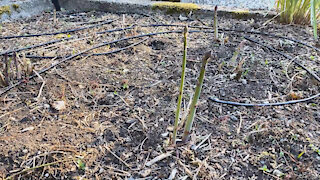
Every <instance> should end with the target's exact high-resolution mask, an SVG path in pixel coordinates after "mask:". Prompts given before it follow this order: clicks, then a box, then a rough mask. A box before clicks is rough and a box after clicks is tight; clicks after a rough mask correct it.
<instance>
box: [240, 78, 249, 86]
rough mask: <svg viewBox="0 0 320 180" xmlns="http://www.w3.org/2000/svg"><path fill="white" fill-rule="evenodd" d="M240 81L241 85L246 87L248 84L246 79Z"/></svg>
mask: <svg viewBox="0 0 320 180" xmlns="http://www.w3.org/2000/svg"><path fill="white" fill-rule="evenodd" d="M240 81H241V83H242V84H244V85H246V84H248V82H247V80H245V79H241V80H240Z"/></svg>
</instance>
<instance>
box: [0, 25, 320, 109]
mask: <svg viewBox="0 0 320 180" xmlns="http://www.w3.org/2000/svg"><path fill="white" fill-rule="evenodd" d="M152 26H181V25H152ZM133 27H134V26H131V27H128V28H118V29H113V30H109V31H104V32H103V33H106V32H114V31H122V30H126V29H132V28H133ZM198 28H204V29H212V28H206V27H198ZM221 30H225V31H234V32H242V33H252V34H260V35H266V36H270V37H275V38H283V39H287V40H291V41H293V42H296V43H298V44H302V45H305V46H307V47H309V46H310V45H307V44H305V43H302V42H300V41H298V40H293V39H290V38H286V37H282V36H276V35H269V34H266V33H260V32H254V31H242V30H241V31H240V30H231V29H227V30H226V29H221ZM197 32H203V33H213V32H214V31H213V30H209V31H204V30H192V31H189V33H197ZM170 33H182V31H164V32H156V33H149V34H141V35H137V36H131V37H126V38H121V39H118V40H114V41H110V42H103V43H102V44H100V45H97V46H94V47H92V48H90V49H87V50H85V51H82V52H80V53H78V54H75V55H72V56H69V57H66V58H65V59H64V60H62V61H59V62H57V63H55V64H53V65H51V66H49V67H47V68H45V69H42V70H41V71H39V72H38V73H39V74H42V73H44V72H46V71H48V70H50V69H52V68H54V67H56V66H57V65H59V64H61V63H64V62H67V61H69V60H71V59H73V58H75V57H78V56H81V55H83V54H85V53H87V52H89V51H91V50H93V49H96V48H99V47H102V46H106V45H109V44H112V43H117V42H120V41H124V40H129V39H135V38H141V37H151V36H154V35H160V34H170ZM244 38H245V39H247V40H249V41H251V42H254V43H257V44H259V45H261V46H264V47H266V48H268V49H270V50H271V51H274V52H276V53H278V54H280V55H282V56H284V57H286V58H288V59H293V58H292V57H291V56H288V55H286V54H284V53H282V52H280V51H278V50H276V49H274V48H271V47H269V46H266V45H264V44H262V43H260V42H258V41H256V40H252V39H250V38H248V37H244ZM310 47H312V48H313V49H315V50H319V49H317V48H315V47H313V46H310ZM122 49H126V47H125V48H122ZM119 51H121V50H115V51H111V52H107V53H100V54H103V55H106V54H112V53H116V52H119ZM294 62H295V63H296V64H297V65H299V66H300V67H302V68H303V69H305V70H306V71H307V72H308V73H310V74H311V75H312V76H313V77H314V78H315V79H317V80H318V81H319V82H320V79H319V77H318V76H317V75H316V74H314V73H313V72H311V71H310V70H308V69H307V68H306V67H304V66H303V65H302V64H300V63H298V62H297V61H294ZM34 77H36V75H32V76H30V77H29V79H32V78H34ZM22 82H23V81H19V82H18V83H16V84H13V85H11V86H9V87H8V88H6V89H5V90H4V91H3V92H1V93H0V96H1V95H3V94H4V93H6V92H8V91H9V90H10V89H12V88H14V87H16V86H18V85H20V84H21V83H22ZM319 96H320V93H319V94H316V95H313V96H310V97H308V98H305V99H299V100H294V101H286V102H280V103H265V104H248V103H238V102H232V101H224V100H219V99H217V98H214V97H209V99H210V100H212V101H214V102H217V103H223V104H228V105H237V106H247V107H255V106H280V105H286V104H294V103H299V102H306V101H309V100H312V99H314V98H316V97H319Z"/></svg>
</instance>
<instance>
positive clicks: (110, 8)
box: [0, 0, 276, 22]
mask: <svg viewBox="0 0 320 180" xmlns="http://www.w3.org/2000/svg"><path fill="white" fill-rule="evenodd" d="M154 3H159V1H153V2H152V1H149V0H138V1H128V2H125V1H121V2H119V1H114V0H104V1H101V0H60V4H61V6H62V7H63V8H64V9H66V10H68V11H86V12H88V11H102V12H110V13H129V14H132V13H138V14H152V12H154V13H156V12H158V13H165V10H152V9H151V7H152V4H154ZM14 4H18V5H19V8H18V9H17V10H14V8H13V7H12V4H9V6H10V8H11V14H10V15H9V14H7V13H4V14H2V15H1V16H0V22H6V21H12V20H16V19H21V18H28V17H31V16H34V15H38V14H41V13H42V12H44V11H50V10H52V9H53V4H52V3H51V0H26V1H16V2H15V3H14ZM199 6H200V10H198V11H197V12H194V14H195V15H196V16H197V17H198V18H209V17H213V10H214V6H211V5H199ZM35 7H36V8H35ZM150 12H151V13H150ZM275 14H276V13H275V12H274V11H265V10H247V9H236V8H228V7H222V6H220V7H218V15H219V16H224V17H230V18H241V19H248V18H250V19H251V18H255V19H257V18H258V19H260V18H271V17H273V16H274V15H275Z"/></svg>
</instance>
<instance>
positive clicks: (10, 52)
mask: <svg viewBox="0 0 320 180" xmlns="http://www.w3.org/2000/svg"><path fill="white" fill-rule="evenodd" d="M70 39H73V37H70V38H64V39H58V40H53V41H48V42H45V43H42V44H36V45H33V46H28V47H24V48H19V49H14V50H9V51H4V52H1V53H0V56H2V55H5V54H8V55H9V56H10V54H11V55H12V53H14V52H20V51H25V50H28V49H33V48H38V47H42V46H47V45H50V44H54V43H58V42H61V41H68V40H70Z"/></svg>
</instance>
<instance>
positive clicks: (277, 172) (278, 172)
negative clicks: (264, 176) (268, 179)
mask: <svg viewBox="0 0 320 180" xmlns="http://www.w3.org/2000/svg"><path fill="white" fill-rule="evenodd" d="M272 174H274V175H276V176H278V177H281V176H283V173H282V172H281V171H279V170H278V169H275V170H274V171H273V173H272Z"/></svg>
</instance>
